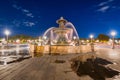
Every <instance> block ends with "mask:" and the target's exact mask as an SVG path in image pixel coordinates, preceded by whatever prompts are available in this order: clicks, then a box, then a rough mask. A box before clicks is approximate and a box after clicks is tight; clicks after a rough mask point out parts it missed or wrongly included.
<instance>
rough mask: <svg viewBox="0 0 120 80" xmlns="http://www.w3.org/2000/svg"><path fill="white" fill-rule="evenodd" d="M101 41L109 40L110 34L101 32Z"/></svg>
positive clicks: (99, 36) (99, 37)
mask: <svg viewBox="0 0 120 80" xmlns="http://www.w3.org/2000/svg"><path fill="white" fill-rule="evenodd" d="M97 38H98V39H99V40H100V41H109V38H110V37H109V36H107V35H105V34H99V35H98V37H97Z"/></svg>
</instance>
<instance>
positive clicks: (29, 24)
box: [23, 22, 35, 27]
mask: <svg viewBox="0 0 120 80" xmlns="http://www.w3.org/2000/svg"><path fill="white" fill-rule="evenodd" d="M23 24H24V25H25V26H30V27H32V26H34V25H35V23H33V22H24V23H23Z"/></svg>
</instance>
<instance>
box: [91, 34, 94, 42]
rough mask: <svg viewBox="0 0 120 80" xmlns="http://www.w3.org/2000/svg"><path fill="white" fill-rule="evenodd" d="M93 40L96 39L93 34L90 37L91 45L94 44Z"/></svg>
mask: <svg viewBox="0 0 120 80" xmlns="http://www.w3.org/2000/svg"><path fill="white" fill-rule="evenodd" d="M93 38H94V35H92V34H91V35H90V39H91V43H92V40H93Z"/></svg>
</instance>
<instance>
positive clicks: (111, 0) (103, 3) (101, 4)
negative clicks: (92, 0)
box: [98, 0, 114, 6]
mask: <svg viewBox="0 0 120 80" xmlns="http://www.w3.org/2000/svg"><path fill="white" fill-rule="evenodd" d="M113 1H114V0H108V1H105V2H101V3H100V4H99V5H98V6H104V5H107V4H109V3H110V2H113Z"/></svg>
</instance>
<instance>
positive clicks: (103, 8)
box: [97, 6, 110, 12]
mask: <svg viewBox="0 0 120 80" xmlns="http://www.w3.org/2000/svg"><path fill="white" fill-rule="evenodd" d="M109 8H110V6H103V7H101V8H100V9H98V10H97V11H99V12H106V11H107V10H108V9H109Z"/></svg>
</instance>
